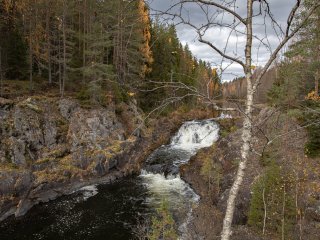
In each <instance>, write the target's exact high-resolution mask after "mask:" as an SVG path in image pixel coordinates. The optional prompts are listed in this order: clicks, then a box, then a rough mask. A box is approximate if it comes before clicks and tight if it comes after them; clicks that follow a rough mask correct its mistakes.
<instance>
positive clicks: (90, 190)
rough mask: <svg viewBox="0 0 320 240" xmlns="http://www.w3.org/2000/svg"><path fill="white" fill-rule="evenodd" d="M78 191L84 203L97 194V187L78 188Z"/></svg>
mask: <svg viewBox="0 0 320 240" xmlns="http://www.w3.org/2000/svg"><path fill="white" fill-rule="evenodd" d="M79 191H80V192H82V195H83V200H84V201H86V200H88V199H89V198H91V197H93V196H95V195H97V194H98V188H97V185H90V186H85V187H83V188H80V189H79Z"/></svg>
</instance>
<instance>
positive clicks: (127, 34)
mask: <svg viewBox="0 0 320 240" xmlns="http://www.w3.org/2000/svg"><path fill="white" fill-rule="evenodd" d="M0 11H1V19H0V31H1V36H2V37H1V40H0V41H1V43H0V46H1V71H0V72H1V79H2V80H1V81H2V88H1V96H10V95H11V94H13V95H18V94H20V93H19V91H15V92H11V91H10V90H9V89H10V87H6V86H7V85H8V86H9V85H12V84H13V83H18V85H19V87H20V88H22V89H21V91H24V93H26V91H29V92H30V94H38V93H40V92H41V90H43V89H50V91H52V92H53V93H55V94H57V93H59V94H60V95H61V96H64V95H65V94H67V95H68V94H73V95H77V96H78V98H79V99H81V100H83V101H88V102H91V103H103V101H106V99H105V98H107V97H112V98H115V99H116V100H117V101H125V100H126V98H128V95H130V94H131V95H133V94H135V95H137V96H138V100H139V103H140V104H141V107H142V108H143V109H146V110H150V109H152V108H153V107H155V106H156V105H157V104H159V102H161V101H162V100H163V99H165V98H166V97H167V96H168V94H167V93H166V92H165V91H169V90H168V89H165V91H155V94H154V92H153V91H152V94H154V96H153V97H152V100H151V101H150V99H148V100H147V101H145V100H144V99H146V97H147V95H148V90H152V89H153V88H154V87H156V85H157V82H172V81H173V82H174V81H182V82H183V83H185V84H187V85H190V86H196V85H201V84H202V85H205V84H206V81H207V80H208V79H209V78H210V77H211V75H212V72H211V67H210V65H209V64H208V63H206V62H203V61H201V60H197V59H196V58H195V57H194V56H193V55H192V53H191V52H190V50H189V49H188V45H185V46H183V45H182V44H181V43H180V41H179V39H178V37H177V33H176V30H175V27H174V26H173V25H168V24H164V23H161V22H160V21H158V20H156V19H153V20H151V19H150V15H149V9H148V7H147V5H146V4H145V2H144V1H143V0H141V1H111V0H110V1H89V0H88V1H25V0H21V1H10V0H8V1H2V4H1V6H0ZM202 79H205V80H202ZM12 80H13V81H12ZM17 81H21V82H17ZM22 81H23V82H22ZM215 84H216V88H218V85H219V84H220V83H219V81H217V82H216V83H215ZM177 94H180V95H181V94H183V93H179V92H178V93H177Z"/></svg>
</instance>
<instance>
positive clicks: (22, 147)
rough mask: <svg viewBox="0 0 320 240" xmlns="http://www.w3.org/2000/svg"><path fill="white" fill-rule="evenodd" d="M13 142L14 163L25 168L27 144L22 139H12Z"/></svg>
mask: <svg viewBox="0 0 320 240" xmlns="http://www.w3.org/2000/svg"><path fill="white" fill-rule="evenodd" d="M11 141H12V152H13V153H12V163H13V164H16V165H22V166H25V165H26V164H27V162H26V158H25V152H26V144H25V141H23V140H21V139H16V138H14V137H12V138H11Z"/></svg>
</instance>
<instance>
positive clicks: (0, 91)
mask: <svg viewBox="0 0 320 240" xmlns="http://www.w3.org/2000/svg"><path fill="white" fill-rule="evenodd" d="M2 96H3V79H2V47H1V46H0V97H2Z"/></svg>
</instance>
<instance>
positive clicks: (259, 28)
mask: <svg viewBox="0 0 320 240" xmlns="http://www.w3.org/2000/svg"><path fill="white" fill-rule="evenodd" d="M148 2H149V5H150V7H151V9H152V13H153V14H154V13H155V12H156V11H167V10H168V9H169V8H170V7H171V6H173V5H174V4H176V3H178V2H179V0H148ZM216 2H222V0H216ZM227 2H231V0H227ZM267 2H268V3H269V6H270V10H271V12H272V15H273V18H274V19H275V20H277V22H278V23H279V26H280V27H281V28H282V29H283V31H284V29H285V27H286V21H287V17H288V14H289V12H290V11H291V9H292V7H293V6H294V3H295V0H267ZM259 6H260V4H259V3H258V2H256V3H255V5H254V9H255V13H258V12H259V9H260V7H259ZM180 9H181V8H180V6H179V7H178V6H177V7H175V8H173V9H171V10H170V11H169V12H170V13H171V14H177V13H179V11H180ZM235 9H236V12H237V13H238V14H239V15H240V16H242V17H243V18H245V16H246V1H245V0H237V1H236V5H235ZM181 12H182V16H183V19H184V20H187V21H190V22H191V23H192V24H194V25H195V26H196V27H200V26H203V25H205V24H207V23H208V20H207V19H208V18H207V17H206V15H207V16H209V18H211V19H214V20H210V22H217V21H219V22H221V20H223V22H226V23H229V24H232V23H233V22H234V17H232V16H231V15H230V14H226V13H224V14H223V13H220V14H218V15H217V12H216V8H215V7H212V6H211V7H208V8H206V7H205V8H204V7H203V6H202V5H199V4H196V3H188V4H184V5H183V8H182V11H181ZM162 16H163V15H162ZM166 18H168V16H166ZM180 21H181V20H179V19H177V18H176V19H175V23H179V22H180ZM264 23H265V24H264ZM275 29H276V31H275ZM237 30H238V33H235V32H232V33H231V34H230V29H228V28H221V27H218V26H212V27H210V28H209V29H208V30H207V31H206V33H205V35H204V37H203V38H204V39H205V40H208V41H210V42H212V43H214V44H215V45H216V46H217V47H219V48H221V49H224V47H225V46H226V43H227V42H228V46H227V48H226V53H227V54H228V55H231V56H234V57H236V58H240V59H243V58H244V47H245V40H246V39H245V36H244V35H243V34H241V32H243V31H244V30H245V28H244V26H243V25H241V24H239V26H238V27H237ZM177 32H178V37H179V39H180V41H181V42H182V43H183V44H186V43H188V45H189V47H190V49H191V51H192V53H193V54H194V55H195V56H196V57H197V58H198V59H203V60H205V61H208V62H210V63H211V65H212V66H213V67H217V68H219V69H220V68H222V69H225V71H224V74H223V75H222V79H223V80H231V79H233V78H235V77H237V76H243V71H242V67H241V66H240V65H238V64H235V63H234V64H231V63H230V62H229V61H225V60H223V59H222V58H221V57H220V56H219V55H218V54H217V53H216V52H215V51H214V50H212V49H211V48H210V47H208V46H207V45H205V44H203V43H200V42H199V41H198V37H197V33H196V31H195V30H194V29H192V28H191V27H190V26H187V25H185V24H179V25H177ZM266 33H267V34H266ZM277 33H280V29H279V27H274V24H272V21H271V19H270V18H267V19H266V20H265V18H264V17H263V16H261V15H260V16H257V17H256V18H255V19H254V34H255V35H256V37H257V38H259V39H260V40H258V39H255V40H254V48H253V62H254V65H255V66H261V65H263V64H264V63H265V62H266V61H267V59H268V58H269V56H270V49H274V48H275V47H276V46H277V44H278V43H279V38H278V37H277V35H278V34H277ZM228 39H229V40H228ZM261 40H263V44H262V43H261Z"/></svg>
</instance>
